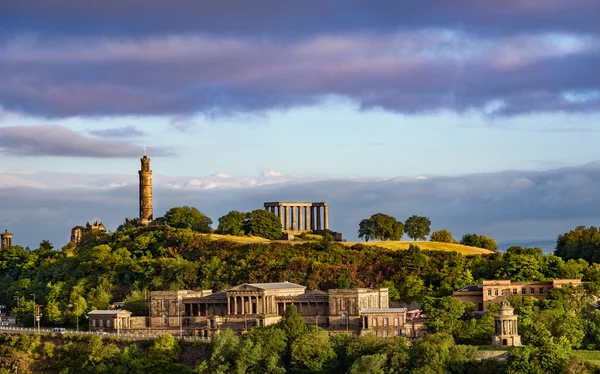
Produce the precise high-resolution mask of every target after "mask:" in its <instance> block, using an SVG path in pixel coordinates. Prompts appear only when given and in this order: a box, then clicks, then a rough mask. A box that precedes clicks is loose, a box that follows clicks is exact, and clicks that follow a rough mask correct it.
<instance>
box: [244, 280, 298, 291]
mask: <svg viewBox="0 0 600 374" xmlns="http://www.w3.org/2000/svg"><path fill="white" fill-rule="evenodd" d="M244 284H245V285H248V286H252V287H256V288H262V289H263V290H278V289H286V288H302V289H305V288H306V286H301V285H299V284H296V283H290V282H288V281H285V282H277V283H244Z"/></svg>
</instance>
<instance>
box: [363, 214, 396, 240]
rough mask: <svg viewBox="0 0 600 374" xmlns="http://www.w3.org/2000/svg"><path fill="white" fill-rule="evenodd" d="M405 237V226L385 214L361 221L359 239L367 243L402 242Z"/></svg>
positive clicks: (374, 215)
mask: <svg viewBox="0 0 600 374" xmlns="http://www.w3.org/2000/svg"><path fill="white" fill-rule="evenodd" d="M402 235H404V224H402V222H399V221H397V220H396V218H394V217H392V216H388V215H387V214H383V213H376V214H373V215H372V216H371V217H369V218H367V219H363V220H362V221H360V224H359V225H358V237H359V238H364V239H365V241H367V242H368V241H369V240H371V239H375V240H400V239H401V238H402Z"/></svg>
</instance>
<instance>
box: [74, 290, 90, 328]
mask: <svg viewBox="0 0 600 374" xmlns="http://www.w3.org/2000/svg"><path fill="white" fill-rule="evenodd" d="M72 305H73V316H74V317H75V318H76V319H77V331H79V317H81V316H82V315H83V314H85V311H86V309H87V307H88V306H87V302H86V301H85V299H84V298H83V296H77V297H75V299H74V300H73V304H72Z"/></svg>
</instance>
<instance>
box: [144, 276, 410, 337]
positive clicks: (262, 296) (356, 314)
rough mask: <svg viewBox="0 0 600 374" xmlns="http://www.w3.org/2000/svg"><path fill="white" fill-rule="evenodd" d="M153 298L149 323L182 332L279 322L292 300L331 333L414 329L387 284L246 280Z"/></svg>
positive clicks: (396, 332)
mask: <svg viewBox="0 0 600 374" xmlns="http://www.w3.org/2000/svg"><path fill="white" fill-rule="evenodd" d="M151 300H152V301H151V302H152V305H151V308H150V310H151V315H150V322H151V328H152V329H155V328H159V329H160V328H162V329H165V328H168V329H179V330H181V331H183V332H184V333H185V334H186V335H197V336H203V337H210V336H212V335H213V334H217V333H219V332H220V331H222V330H223V329H226V328H231V329H233V330H234V331H236V332H238V333H240V332H244V331H247V330H248V329H250V328H252V327H255V326H268V325H271V324H274V323H277V322H279V321H280V320H281V318H282V317H283V315H285V313H286V310H287V308H288V307H289V306H290V305H295V306H296V308H297V310H298V313H299V314H300V315H301V316H302V317H303V318H304V320H305V322H306V323H307V324H311V325H316V326H320V327H322V328H326V329H328V330H329V331H330V332H332V333H336V332H340V333H351V334H354V335H360V334H369V333H370V334H375V335H377V336H382V337H385V336H389V337H391V336H396V335H409V334H410V336H413V335H415V333H413V331H415V329H414V327H412V326H409V327H408V330H407V329H406V326H407V325H406V309H405V308H390V307H389V297H388V290H387V288H382V289H366V288H356V289H343V290H342V289H333V290H329V292H322V291H310V292H306V287H305V286H302V285H299V284H294V283H290V282H280V283H250V284H246V283H245V284H241V285H238V286H235V287H232V288H230V289H227V290H224V291H221V292H217V293H211V292H210V291H207V290H204V291H166V292H164V291H156V292H152V293H151ZM165 303H166V304H165ZM173 305H175V306H173ZM182 305H183V307H182ZM418 329H419V330H420V329H421V328H420V327H418Z"/></svg>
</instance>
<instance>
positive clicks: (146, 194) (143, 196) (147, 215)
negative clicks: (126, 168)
mask: <svg viewBox="0 0 600 374" xmlns="http://www.w3.org/2000/svg"><path fill="white" fill-rule="evenodd" d="M140 162H141V168H140V171H139V172H138V174H139V180H140V182H139V185H140V215H139V219H138V221H137V223H138V224H139V225H148V224H149V223H150V222H152V221H153V219H154V218H153V210H152V170H151V169H150V158H148V156H147V155H146V149H145V148H144V157H142V158H141V159H140Z"/></svg>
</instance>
